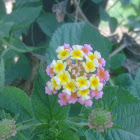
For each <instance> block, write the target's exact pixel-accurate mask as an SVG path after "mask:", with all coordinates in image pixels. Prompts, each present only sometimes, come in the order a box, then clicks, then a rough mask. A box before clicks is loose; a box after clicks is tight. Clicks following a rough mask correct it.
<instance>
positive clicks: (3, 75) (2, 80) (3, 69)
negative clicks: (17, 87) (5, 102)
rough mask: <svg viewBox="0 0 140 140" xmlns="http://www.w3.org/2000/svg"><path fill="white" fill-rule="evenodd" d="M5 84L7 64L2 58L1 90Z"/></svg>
mask: <svg viewBox="0 0 140 140" xmlns="http://www.w3.org/2000/svg"><path fill="white" fill-rule="evenodd" d="M4 85H5V66H4V61H3V58H2V59H1V61H0V90H1V89H2V88H3V87H4Z"/></svg>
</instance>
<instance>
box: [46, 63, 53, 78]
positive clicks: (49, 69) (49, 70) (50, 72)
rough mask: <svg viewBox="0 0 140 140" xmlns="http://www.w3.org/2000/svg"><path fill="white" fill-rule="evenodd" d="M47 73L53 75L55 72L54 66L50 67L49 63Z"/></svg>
mask: <svg viewBox="0 0 140 140" xmlns="http://www.w3.org/2000/svg"><path fill="white" fill-rule="evenodd" d="M46 73H47V74H48V75H49V76H50V77H53V75H54V72H53V68H50V66H49V65H48V66H47V68H46Z"/></svg>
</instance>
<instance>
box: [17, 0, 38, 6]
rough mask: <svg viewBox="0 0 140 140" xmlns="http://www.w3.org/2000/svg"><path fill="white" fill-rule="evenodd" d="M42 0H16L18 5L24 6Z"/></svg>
mask: <svg viewBox="0 0 140 140" xmlns="http://www.w3.org/2000/svg"><path fill="white" fill-rule="evenodd" d="M39 1H40V0H16V3H15V4H16V6H22V5H23V4H26V3H29V2H39Z"/></svg>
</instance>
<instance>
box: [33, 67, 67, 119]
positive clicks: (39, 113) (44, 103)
mask: <svg viewBox="0 0 140 140" xmlns="http://www.w3.org/2000/svg"><path fill="white" fill-rule="evenodd" d="M45 77H46V75H45V73H44V71H43V67H42V66H41V68H40V72H39V74H38V76H37V78H36V80H35V83H34V88H33V94H32V96H31V102H32V108H33V112H34V114H35V116H36V118H37V119H38V120H40V121H45V122H46V121H50V120H53V119H55V120H64V119H65V118H66V117H67V114H68V111H69V106H68V105H67V106H62V107H61V106H60V105H59V104H58V94H57V95H52V96H50V95H46V94H45V85H46V82H47V81H48V80H49V79H50V78H49V77H48V76H47V77H46V78H45Z"/></svg>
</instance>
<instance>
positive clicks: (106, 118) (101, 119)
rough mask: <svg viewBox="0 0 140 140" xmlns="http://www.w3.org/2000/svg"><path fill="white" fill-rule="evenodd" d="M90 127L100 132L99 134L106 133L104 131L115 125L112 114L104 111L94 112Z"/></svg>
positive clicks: (91, 116)
mask: <svg viewBox="0 0 140 140" xmlns="http://www.w3.org/2000/svg"><path fill="white" fill-rule="evenodd" d="M88 126H89V128H90V129H92V128H94V129H97V130H99V132H104V129H107V128H111V127H112V126H113V123H112V118H111V114H110V112H107V111H106V110H102V109H98V110H93V111H92V113H91V114H90V116H89V125H88Z"/></svg>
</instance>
